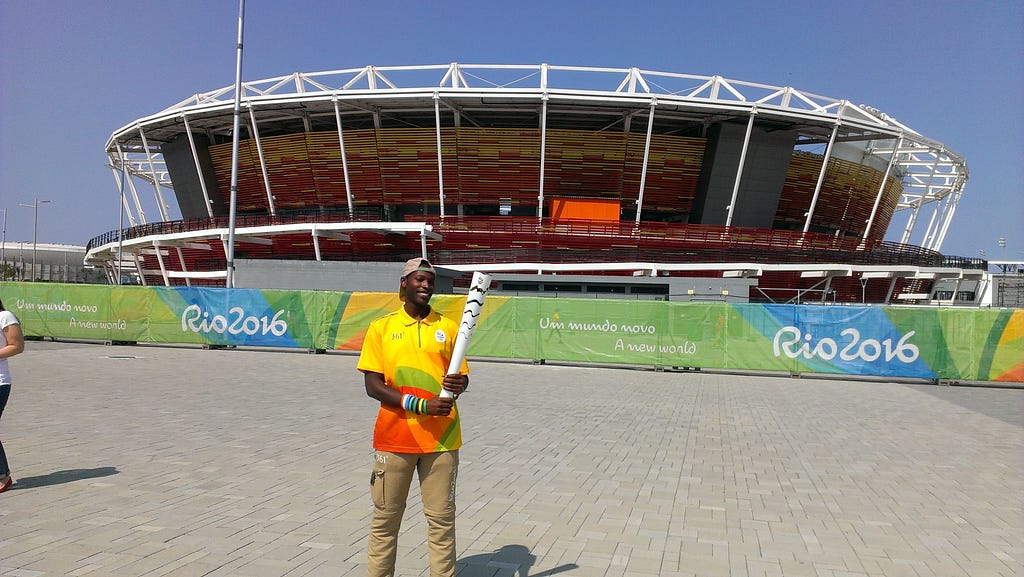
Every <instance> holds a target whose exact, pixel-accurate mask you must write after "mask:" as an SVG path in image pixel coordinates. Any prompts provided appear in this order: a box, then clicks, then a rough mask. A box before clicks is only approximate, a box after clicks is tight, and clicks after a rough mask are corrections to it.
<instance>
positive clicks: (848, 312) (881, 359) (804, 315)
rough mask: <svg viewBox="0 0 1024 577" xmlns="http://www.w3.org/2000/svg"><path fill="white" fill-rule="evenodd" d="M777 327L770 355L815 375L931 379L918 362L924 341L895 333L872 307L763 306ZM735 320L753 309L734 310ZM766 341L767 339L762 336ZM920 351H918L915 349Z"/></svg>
mask: <svg viewBox="0 0 1024 577" xmlns="http://www.w3.org/2000/svg"><path fill="white" fill-rule="evenodd" d="M763 308H764V309H765V310H766V311H768V312H769V313H770V314H771V315H772V316H773V317H775V318H776V319H777V321H778V323H779V325H780V326H779V328H778V329H777V331H776V332H775V334H774V335H772V352H773V354H774V355H775V356H776V357H781V358H789V359H793V360H795V361H797V362H800V363H802V364H803V365H805V366H806V367H807V368H808V369H809V370H810V371H812V372H817V373H837V374H853V375H879V376H893V377H896V376H900V377H920V378H935V377H937V375H936V374H935V372H934V371H932V369H931V368H929V367H928V365H927V364H926V363H925V362H924V361H923V360H922V358H921V348H920V346H927V344H926V342H925V341H927V340H928V339H927V337H926V335H922V334H918V332H917V331H914V330H909V331H905V332H904V331H901V330H900V329H898V328H897V327H895V326H893V324H892V323H891V322H890V320H889V317H887V316H886V315H885V313H884V311H883V310H882V309H881V308H878V307H808V306H799V305H764V307H763ZM739 310H740V312H741V314H748V313H752V312H756V308H755V307H739ZM766 336H769V335H766ZM919 345H920V346H919Z"/></svg>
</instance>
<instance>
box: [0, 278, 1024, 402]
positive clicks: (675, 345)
mask: <svg viewBox="0 0 1024 577" xmlns="http://www.w3.org/2000/svg"><path fill="white" fill-rule="evenodd" d="M0 299H2V300H3V303H4V305H5V307H6V308H7V309H8V310H11V311H12V312H14V314H15V315H17V316H18V318H19V319H20V321H21V323H22V328H23V331H24V332H25V334H26V335H27V336H29V337H54V338H69V339H85V340H97V341H111V342H153V343H191V344H202V345H237V346H243V345H244V346H268V347H289V348H307V349H333V350H350V351H358V350H359V349H360V347H361V346H362V341H363V337H364V335H365V332H366V327H367V326H368V325H369V324H370V322H372V321H373V320H374V319H376V318H378V317H380V316H381V315H384V314H386V313H388V312H391V311H393V310H396V309H397V308H398V307H399V306H401V302H400V301H399V300H398V296H397V295H396V294H394V293H344V292H332V291H293V290H258V289H219V288H193V287H138V286H128V287H112V286H102V285H69V284H46V283H0ZM432 305H433V306H434V307H435V308H436V309H437V310H438V311H440V312H441V313H442V314H444V315H447V316H449V317H451V318H453V319H455V320H456V321H459V320H460V319H461V315H462V310H463V308H464V305H465V297H464V296H459V295H437V296H435V297H434V300H433V301H432ZM469 354H470V355H471V356H478V357H496V358H508V359H532V360H537V361H539V360H556V361H566V362H593V363H617V364H628V365H644V366H661V367H695V368H696V367H699V368H709V369H715V368H717V369H733V370H767V371H789V372H792V373H805V372H815V373H832V374H849V375H878V376H893V377H919V378H930V379H951V380H958V379H962V380H979V381H1007V382H1024V310H1020V309H1009V310H1008V309H966V308H933V307H857V306H814V305H764V304H727V303H672V302H661V301H627V300H615V299H566V298H536V297H507V296H498V295H492V296H490V297H488V298H487V301H486V305H485V306H484V308H483V311H482V313H481V316H480V319H479V321H478V324H477V328H476V331H475V333H474V335H473V341H472V343H471V345H470V348H469Z"/></svg>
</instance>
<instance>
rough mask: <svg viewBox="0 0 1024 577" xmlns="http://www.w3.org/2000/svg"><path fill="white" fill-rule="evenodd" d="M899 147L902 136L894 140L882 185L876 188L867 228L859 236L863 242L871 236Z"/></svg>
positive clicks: (901, 143)
mask: <svg viewBox="0 0 1024 577" xmlns="http://www.w3.org/2000/svg"><path fill="white" fill-rule="evenodd" d="M901 146H903V136H900V137H899V139H897V140H896V147H895V148H893V149H892V156H891V157H890V158H889V166H887V167H885V174H883V175H882V184H880V185H879V186H878V194H877V195H875V204H874V206H872V207H871V216H869V217H868V223H867V226H865V227H864V234H863V236H861V238H862V239H863V240H867V239H868V235H869V234H871V227H872V226H873V225H874V224H875V215H876V214H878V205H879V204H881V202H882V196H883V195H884V194H885V185H886V183H888V182H889V175H890V174H891V173H892V167H893V166H894V165H895V164H896V157H897V156H899V153H900V147H901Z"/></svg>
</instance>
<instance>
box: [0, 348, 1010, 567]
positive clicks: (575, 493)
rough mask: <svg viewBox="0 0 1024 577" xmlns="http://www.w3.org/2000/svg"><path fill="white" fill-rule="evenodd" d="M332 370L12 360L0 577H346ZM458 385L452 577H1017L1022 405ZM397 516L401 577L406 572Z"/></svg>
mask: <svg viewBox="0 0 1024 577" xmlns="http://www.w3.org/2000/svg"><path fill="white" fill-rule="evenodd" d="M355 364H356V356H355V355H353V354H346V353H329V354H321V355H310V354H306V353H305V352H286V351H279V350H266V351H261V350H251V349H245V350H243V349H221V350H204V349H200V348H187V347H158V346H104V345H102V344H90V343H68V342H51V341H31V342H29V343H28V344H27V347H26V351H25V353H24V354H22V355H20V356H18V357H15V358H14V359H12V361H11V366H12V370H13V372H14V379H15V384H14V389H13V392H12V394H11V398H10V402H9V403H8V406H7V410H6V411H5V413H4V416H3V419H2V421H0V438H2V440H3V443H4V447H5V448H6V449H7V454H8V456H9V459H10V461H11V467H12V469H13V475H14V477H15V479H16V480H17V484H16V485H14V486H13V487H12V488H11V489H10V490H8V491H7V492H5V493H3V494H0V575H4V576H7V577H39V576H46V577H50V576H77V575H90V576H103V577H107V576H114V577H122V576H123V577H134V576H146V577H157V576H201V575H203V576H210V577H213V576H217V577H242V576H244V577H271V576H274V577H276V576H288V577H300V576H302V577H320V576H324V577H326V576H331V577H338V576H344V577H349V576H363V575H364V574H365V549H366V534H367V529H368V526H369V518H370V514H371V502H370V497H369V476H370V470H371V458H370V457H371V448H370V432H371V428H372V425H373V420H374V417H375V414H376V404H375V402H373V401H372V400H371V399H369V398H368V397H367V396H366V394H365V393H364V391H363V387H362V378H361V375H359V373H357V372H356V370H355ZM471 370H472V377H473V381H472V385H471V387H470V389H469V391H468V392H467V393H466V395H464V396H463V397H462V398H460V400H459V406H460V409H461V411H462V414H463V417H462V418H463V436H464V438H465V445H464V447H463V449H462V452H461V461H462V465H461V472H460V477H459V486H458V499H457V501H458V506H459V515H458V521H457V527H458V543H459V561H458V568H459V576H460V577H546V576H552V575H559V576H563V577H570V576H582V577H604V576H607V577H620V576H621V577H626V576H632V577H654V576H662V577H673V576H701V577H713V576H727V575H728V576H737V577H740V576H744V577H745V576H750V577H755V576H765V577H774V576H787V577H802V576H808V577H809V576H815V577H854V576H858V577H859V576H872V577H875V576H879V577H880V576H886V577H901V576H907V577H923V576H929V575H938V576H950V577H961V576H971V577H982V576H984V577H1010V576H1015V575H1021V574H1024V513H1022V505H1024V475H1022V473H1024V390H1020V389H1006V388H985V387H947V386H939V385H932V384H912V383H892V382H882V381H863V380H862V381H852V380H831V379H819V378H813V379H812V378H803V379H793V378H788V377H780V376H751V375H734V374H721V373H708V372H670V371H666V372H657V371H653V370H640V369H631V368H605V367H592V366H588V367H572V366H559V365H552V364H547V365H534V364H531V363H506V362H492V361H484V360H476V361H475V362H473V360H472V359H471ZM414 485H415V484H414ZM418 495H419V493H418V489H417V488H415V486H414V489H413V495H412V498H411V500H410V506H409V509H408V511H407V513H406V520H405V523H404V525H403V532H402V537H401V541H400V550H399V560H398V575H401V576H406V577H413V576H426V575H428V574H429V572H428V570H427V556H426V544H425V536H426V524H425V521H424V519H423V515H422V509H421V507H420V506H419V503H418Z"/></svg>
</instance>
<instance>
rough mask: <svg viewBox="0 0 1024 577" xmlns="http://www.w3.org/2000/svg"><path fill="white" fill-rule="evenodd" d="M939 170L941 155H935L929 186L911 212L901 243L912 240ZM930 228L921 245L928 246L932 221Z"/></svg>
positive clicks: (929, 176)
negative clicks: (911, 237)
mask: <svg viewBox="0 0 1024 577" xmlns="http://www.w3.org/2000/svg"><path fill="white" fill-rule="evenodd" d="M938 170H939V157H938V155H936V156H935V162H933V163H932V172H931V174H929V175H928V186H926V187H925V192H924V193H922V195H921V198H920V199H919V200H918V206H915V207H913V212H912V213H911V214H910V220H909V221H908V222H907V224H906V230H905V231H903V238H902V240H901V241H900V243H901V244H907V243H908V242H910V236H911V235H912V234H913V228H914V226H915V225H916V223H918V215H919V214H921V209H922V208H923V207H924V206H925V198H926V197H928V196H929V195H931V194H932V183H933V182H935V173H936V172H937V171H938ZM928 226H929V229H928V230H926V231H925V237H924V238H923V239H922V242H921V246H924V247H926V248H927V242H928V235H929V233H930V232H931V226H932V224H931V222H929V224H928Z"/></svg>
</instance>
